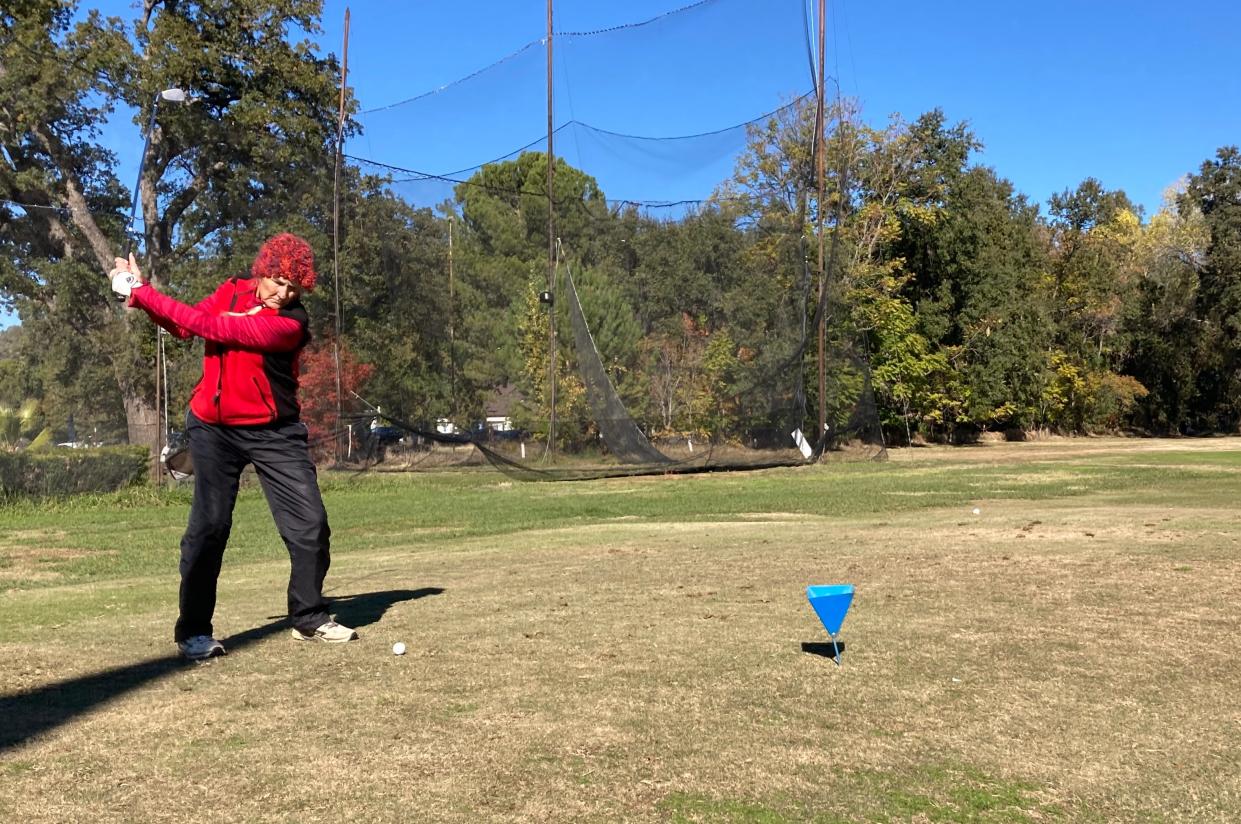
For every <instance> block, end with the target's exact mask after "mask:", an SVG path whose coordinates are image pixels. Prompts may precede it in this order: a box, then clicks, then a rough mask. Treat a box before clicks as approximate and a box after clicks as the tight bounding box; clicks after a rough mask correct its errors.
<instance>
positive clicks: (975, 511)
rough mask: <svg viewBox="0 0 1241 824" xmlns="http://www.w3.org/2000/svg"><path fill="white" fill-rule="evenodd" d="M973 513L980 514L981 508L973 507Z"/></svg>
mask: <svg viewBox="0 0 1241 824" xmlns="http://www.w3.org/2000/svg"><path fill="white" fill-rule="evenodd" d="M974 514H975V515H981V514H982V510H981V509H979V508H978V507H974Z"/></svg>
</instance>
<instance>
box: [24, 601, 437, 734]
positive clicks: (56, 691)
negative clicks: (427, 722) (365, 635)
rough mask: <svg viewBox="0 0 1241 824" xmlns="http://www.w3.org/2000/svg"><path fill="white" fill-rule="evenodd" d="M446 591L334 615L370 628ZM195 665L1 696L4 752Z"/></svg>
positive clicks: (234, 644)
mask: <svg viewBox="0 0 1241 824" xmlns="http://www.w3.org/2000/svg"><path fill="white" fill-rule="evenodd" d="M443 591H444V590H443V589H442V588H441V587H422V588H420V589H392V590H386V591H383V592H366V593H360V594H358V595H346V596H341V597H337V598H331V599H329V600H330V601H331V602H332V610H333V612H335V613H336V617H337V619H338V620H339V621H340V622H341V623H342V624H345V625H346V626H351V627H365V626H369V625H371V624H374V623H375V622H377V621H378V620H379V619H380V618H381V617H382V616H383V614H384V613H385V612H387V610H388V608H389V607H391V606H392V605H393V604H398V603H400V602H402V601H413V600H416V599H418V598H425V597H427V596H429V595H439V594H440V593H442V592H443ZM288 626H289V624H288V620H287V619H285V618H280V619H279V620H275V621H272V622H270V623H267V624H264V625H262V626H260V627H254V628H253V629H248V630H246V631H244V632H239V633H237V634H235V635H231V636H229V637H228V638H223V639H221V643H223V644H224V648H225V649H227V650H228V651H229V652H230V653H233V652H236V651H238V650H241V649H244V648H245V647H247V646H249V645H250V644H253V643H254V642H255V641H260V640H262V639H264V638H266V637H268V636H269V635H274V634H275V633H277V632H281V631H283V630H285V629H287V628H288ZM192 666H197V664H196V663H195V662H192V661H187V660H185V659H184V658H182V657H181V656H179V655H165V656H161V657H159V658H148V659H147V660H145V661H138V662H136V663H133V664H127V665H125V666H120V667H113V668H112V669H107V670H103V671H102V672H97V673H94V674H92V675H82V676H79V677H77V678H70V679H68V680H66V681H57V682H55V683H51V684H45V685H44V686H41V687H35V688H34V689H30V690H26V691H23V692H18V693H14V694H12V695H0V753H2V752H4V751H5V750H8V749H12V748H13V747H16V746H18V745H20V744H24V743H26V742H27V741H29V740H30V739H32V738H35V737H36V736H39V735H42V734H43V733H46V732H50V731H51V730H54V729H56V728H57V727H59V726H61V725H62V724H65V723H68V722H69V721H72V720H73V719H74V718H76V717H77V716H79V715H84V714H85V713H88V712H90V711H92V710H94V709H96V708H98V707H101V706H103V705H105V704H107V703H108V702H109V701H112V700H113V699H114V698H118V697H120V696H122V695H124V694H125V693H127V692H129V691H131V690H135V689H138V688H139V687H141V686H143V685H145V684H149V683H152V682H154V681H158V680H159V679H161V678H163V677H165V676H167V675H169V674H171V673H173V672H177V671H179V670H182V669H184V668H185V667H192Z"/></svg>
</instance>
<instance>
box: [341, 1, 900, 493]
mask: <svg viewBox="0 0 1241 824" xmlns="http://www.w3.org/2000/svg"><path fill="white" fill-rule="evenodd" d="M805 14H806V8H805V4H804V2H802V0H763V2H755V1H754V0H706V2H699V3H693V4H691V5H689V6H687V7H685V8H683V9H679V10H676V11H674V12H670V13H667V14H663V15H660V16H658V17H657V18H654V19H652V20H649V21H640V22H638V23H635V24H632V25H623V26H617V27H614V28H611V29H607V30H603V31H597V32H579V33H563V34H561V33H557V35H556V37H555V44H556V52H555V54H556V55H557V63H556V65H557V71H556V74H555V77H556V94H557V100H558V101H559V102H558V103H557V108H556V111H557V114H558V117H557V120H558V122H559V127H558V128H557V130H556V131H555V133H554V147H555V157H556V162H555V166H554V168H553V170H552V171H553V176H552V180H553V182H552V190H551V194H550V196H549V193H548V153H547V151H546V150H547V139H546V136H545V135H544V136H542V137H540V136H539V135H540V132H541V131H545V129H546V100H545V99H544V98H543V97H542V95H543V94H545V86H544V85H543V84H542V83H541V82H540V78H542V77H544V76H545V75H544V72H545V66H546V63H545V60H546V54H545V52H544V50H543V48H542V44H541V43H535V44H529V45H528V46H526V47H524V48H522V49H520V50H518V51H517V52H515V53H514V54H512V55H509V56H507V57H505V58H503V59H501V60H499V61H497V62H495V63H492V64H490V65H488V66H487V67H485V68H483V69H480V70H479V71H478V72H475V73H474V74H472V75H470V76H469V77H466V78H463V79H462V80H461V81H458V82H456V83H451V84H448V85H446V86H444V87H441V88H439V89H435V90H433V91H431V92H426V93H420V94H412V95H411V96H410V97H409V98H408V99H406V100H403V101H397V102H395V103H393V104H390V105H385V106H382V107H378V108H375V109H372V110H369V111H366V112H365V113H364V114H363V116H362V118H361V122H362V125H363V126H364V128H365V134H364V136H363V137H362V138H361V139H360V140H358V141H356V142H355V143H354V144H352V145H351V150H352V151H351V153H350V155H349V159H350V174H349V175H348V176H347V180H346V185H347V187H348V193H347V196H346V197H345V199H344V202H345V214H344V217H343V229H342V231H343V234H344V235H345V241H344V243H343V245H342V252H341V273H342V274H341V277H342V295H343V297H345V298H346V300H345V302H344V304H343V305H342V310H341V328H342V338H343V342H344V343H345V344H347V345H348V346H350V347H352V350H353V352H355V353H356V354H357V355H358V357H359V358H360V359H361V360H363V361H365V362H366V363H368V364H370V365H371V367H373V372H370V371H368V370H361V369H360V370H359V372H358V374H359V375H360V376H362V377H365V378H366V380H361V381H359V382H358V387H357V388H358V391H356V392H350V393H349V395H348V396H347V397H346V398H345V399H344V401H343V406H344V409H345V412H346V418H347V420H346V421H345V424H346V426H345V427H344V429H343V430H336V432H337V434H338V437H335V438H333V437H331V435H330V433H329V435H328V436H327V437H326V439H325V443H328V444H330V446H331V448H332V449H334V451H335V456H336V458H337V460H339V461H341V462H342V463H344V464H347V465H353V466H357V467H360V468H367V467H380V468H384V469H431V468H443V467H446V466H483V465H489V466H494V467H496V468H498V469H500V470H501V471H504V472H506V473H508V474H511V475H513V476H514V477H519V478H523V479H574V478H591V477H602V476H607V475H634V474H650V473H674V472H697V471H709V470H716V469H736V468H753V467H767V466H789V465H797V464H803V463H807V462H810V461H815V460H819V459H823V458H833V459H835V458H840V459H845V458H848V459H860V458H875V457H881V456H882V455H883V445H882V435H881V431H880V428H879V423H878V416H877V412H876V407H875V402H874V396H873V390H872V381H871V374H870V370H869V365H868V364H869V360H868V357H867V352H866V342H865V338H866V330H865V329H864V328H861V327H859V326H858V325H857V323H856V322H855V321H854V320H853V319H852V316H851V312H850V308H849V305H848V304H849V290H848V286H847V283H845V278H844V277H843V276H842V266H841V265H840V264H838V263H835V262H833V263H829V264H828V265H827V269H828V271H827V272H826V273H825V276H823V277H821V276H820V274H819V273H818V271H817V268H816V266H817V259H816V258H815V255H814V254H813V251H812V248H811V247H812V245H813V244H812V243H811V242H810V241H811V240H812V239H813V236H814V232H815V226H816V223H815V221H814V220H813V218H814V216H815V210H816V209H817V208H818V207H817V204H815V203H814V202H813V198H812V190H813V180H814V178H813V173H812V170H813V155H812V151H811V147H812V145H813V143H814V141H813V140H811V135H812V134H813V123H812V121H808V120H807V117H808V116H809V117H811V118H812V117H813V109H814V101H813V92H812V91H810V90H811V89H812V88H813V77H812V74H811V72H810V71H809V61H808V54H809V52H810V48H809V43H808V38H807V31H808V28H807V25H806V16H805ZM758 40H762V41H763V42H764V43H766V44H767V45H768V48H764V49H762V50H757V49H754V48H753V47H752V46H753V43H754V42H756V41H758ZM773 43H774V44H783V45H782V46H779V47H777V48H774V49H773V48H771V47H770V46H771V45H772V44H773ZM760 54H761V57H760V56H759V55H760ZM773 55H776V57H773ZM638 56H640V58H639V57H638ZM654 83H660V84H665V85H667V84H678V85H680V86H681V87H682V88H683V89H684V93H683V94H681V95H660V96H659V98H658V99H659V100H672V101H673V102H672V103H671V104H669V105H668V110H667V111H666V112H661V113H657V116H655V117H652V112H650V111H649V107H650V106H651V105H652V100H653V97H652V96H651V95H650V94H648V93H645V92H646V90H648V89H649V87H650V85H651V84H654ZM707 96H713V97H715V98H719V99H723V100H726V101H728V103H729V105H730V106H731V107H732V110H731V111H730V110H729V106H719V105H713V106H711V107H710V112H711V114H710V117H708V116H707V115H706V114H704V111H703V110H702V109H701V107H696V106H695V105H694V103H695V101H699V100H704V99H706V98H707ZM470 112H477V113H478V115H479V117H478V119H476V120H474V122H469V121H470V120H471V118H470V117H468V116H463V115H462V113H470ZM498 118H503V119H506V120H509V121H512V122H519V123H523V124H525V123H528V124H529V130H530V134H531V136H532V138H531V140H530V142H529V143H528V144H527V145H523V146H519V147H504V146H499V145H496V143H495V136H494V134H493V133H492V132H493V131H494V130H489V129H488V128H487V126H486V124H487V123H488V122H493V121H494V120H495V119H498ZM712 118H713V119H714V121H712V120H711V119H712ZM721 120H722V121H723V122H720V121H721ZM652 122H657V123H659V125H660V126H661V127H662V128H661V130H660V131H659V132H658V133H654V134H639V133H637V132H635V130H634V129H633V128H632V127H631V126H630V125H629V124H631V123H642V124H650V123H652ZM507 131H509V132H510V133H511V131H512V130H511V128H510V129H508V130H507ZM432 146H434V148H433V149H432V148H431V147H432ZM363 147H364V148H365V151H366V154H367V156H366V157H362V156H361V155H360V151H361V150H362V148H363ZM772 147H775V148H772ZM432 156H433V157H434V158H435V159H436V161H437V163H438V164H439V165H436V166H434V167H433V168H432V167H428V162H429V161H428V158H430V157H432ZM822 222H824V223H826V225H827V228H826V229H825V231H832V226H833V223H832V221H822ZM549 225H550V226H551V227H552V233H553V236H554V244H552V245H554V249H555V254H554V256H552V257H553V259H552V262H549V234H548V227H549ZM820 295H822V297H820ZM406 306H408V308H404V307H406ZM820 316H823V317H824V318H825V319H826V335H825V349H824V352H825V357H823V358H821V357H820V353H819V347H818V343H817V323H818V318H819V317H820ZM821 359H822V360H823V361H824V363H825V372H826V379H825V382H824V392H823V397H822V398H820V397H819V389H818V386H819V383H818V377H817V375H818V370H819V366H818V364H819V361H820V360H821ZM368 369H370V367H368ZM363 372H366V373H367V374H366V375H362V373H363ZM820 408H822V410H823V414H824V415H825V421H824V426H822V427H820V425H819V416H820V414H821V413H820Z"/></svg>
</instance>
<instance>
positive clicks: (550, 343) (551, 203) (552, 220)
mask: <svg viewBox="0 0 1241 824" xmlns="http://www.w3.org/2000/svg"><path fill="white" fill-rule="evenodd" d="M554 112H555V110H554V108H553V107H552V0H547V294H548V301H547V363H548V366H547V374H548V384H549V387H550V389H549V392H548V395H549V398H550V406H551V416H550V418H549V420H548V424H547V451H548V453H549V454H550V453H552V452H554V451H555V449H556V211H555V208H556V202H555V198H554V197H553V196H552V183H553V180H554V176H553V174H554V169H555V166H556V153H555V152H554V151H553V149H552V131H553V127H554Z"/></svg>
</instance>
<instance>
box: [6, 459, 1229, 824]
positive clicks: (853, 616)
mask: <svg viewBox="0 0 1241 824" xmlns="http://www.w3.org/2000/svg"><path fill="white" fill-rule="evenodd" d="M323 485H324V489H325V500H326V503H327V506H328V510H329V515H330V518H331V521H332V527H333V567H332V571H331V573H330V574H329V577H328V588H329V589H330V590H331V593H330V595H331V597H335V598H339V599H340V600H339V601H338V602H337V612H338V614H339V617H340V620H341V621H342V623H346V624H352V625H356V626H358V629H359V632H360V634H361V636H362V639H361V641H359V642H356V643H350V644H347V645H339V646H329V645H310V644H296V643H294V642H293V641H291V640H290V638H289V637H288V631H287V629H286V628H285V627H284V625H283V624H282V623H281V621H280V619H279V617H278V616H279V615H280V613H281V612H282V609H283V603H284V587H285V584H286V582H287V564H288V562H287V560H286V559H285V557H284V550H283V548H282V547H281V546H280V544H279V539H278V537H277V536H276V534H275V530H274V528H273V527H272V525H271V519H270V516H269V515H268V514H267V512H266V506H265V503H264V501H263V499H262V495H261V493H260V492H259V491H258V490H257V488H253V487H251V488H247V489H245V490H244V491H243V494H242V498H241V500H240V502H239V505H238V512H237V515H236V519H235V521H236V527H235V530H234V538H233V541H232V543H231V544H230V549H229V552H228V553H227V554H226V556H225V567H224V573H223V576H222V580H221V588H220V604H219V607H218V609H217V615H216V627H217V637H220V638H221V639H222V640H224V641H225V644H226V645H227V646H229V650H230V654H229V655H228V656H227V657H225V658H222V659H216V660H214V661H211V662H209V663H205V664H183V663H180V662H178V661H176V660H175V659H174V658H172V656H173V654H174V652H175V647H174V646H173V644H172V641H171V625H172V621H173V619H174V618H175V611H176V585H177V580H176V552H177V550H176V546H177V541H178V539H179V536H180V532H181V529H182V528H183V526H184V520H185V515H186V511H187V508H188V496H187V494H186V493H185V491H184V490H175V491H172V492H168V493H164V494H159V495H157V494H156V493H153V492H148V491H135V492H130V493H125V494H122V495H118V496H111V497H104V498H99V499H95V500H77V501H70V502H62V503H57V504H43V505H37V506H36V505H23V506H17V507H10V508H8V509H3V510H0V655H2V656H3V658H2V663H0V820H4V821H32V822H44V821H46V822H52V821H57V822H61V821H99V822H113V821H116V822H121V821H169V822H173V821H176V822H183V821H199V820H201V821H207V820H210V821H221V822H251V821H253V822H271V821H277V822H283V821H288V822H317V821H323V822H328V821H333V822H335V821H359V822H361V821H367V822H370V821H375V822H406V821H462V822H466V821H480V820H484V821H514V822H515V821H566V822H568V821H600V822H603V821H618V820H619V821H685V822H690V821H728V822H803V821H813V822H897V821H914V822H957V821H962V822H1046V821H1063V822H1079V821H1096V822H1161V821H1167V822H1182V821H1194V822H1230V821H1236V820H1241V756H1239V754H1238V753H1239V748H1238V745H1237V741H1238V740H1241V698H1239V697H1238V694H1239V691H1238V688H1237V685H1238V684H1239V683H1241V663H1239V662H1241V641H1239V640H1238V635H1237V630H1238V628H1239V627H1241V622H1239V621H1238V618H1237V605H1238V603H1241V575H1239V573H1241V544H1239V543H1238V541H1241V512H1238V509H1237V506H1236V503H1237V499H1238V494H1239V493H1241V440H1238V439H1212V440H1192V441H1191V440H1184V441H1152V440H1117V439H1080V440H1079V439H1074V440H1048V441H1037V442H1033V443H1027V444H992V445H985V446H976V447H964V448H955V449H948V448H927V449H913V450H898V451H894V452H893V460H892V461H890V462H888V463H886V464H863V465H828V466H816V467H810V468H802V469H790V470H769V471H764V472H757V473H736V474H719V475H700V476H690V477H680V478H677V477H668V478H640V479H623V480H607V481H594V482H581V483H557V484H521V483H513V482H510V481H508V480H507V479H505V478H504V477H503V476H501V475H499V474H495V473H491V472H488V471H471V472H461V473H456V474H451V473H444V474H435V475H431V474H426V475H390V476H375V475H366V476H331V477H325V478H324V483H323ZM975 507H977V508H978V509H979V514H978V515H975V514H973V511H972V510H973V509H974V508H975ZM828 583H851V584H854V585H855V587H856V591H857V594H856V597H855V600H854V603H853V607H852V609H851V610H850V612H849V615H848V617H847V618H846V619H845V622H844V626H843V629H842V632H841V635H840V639H841V640H842V641H843V642H844V645H845V652H844V655H843V666H841V667H837V666H836V665H835V664H834V663H833V662H832V660H831V659H830V658H827V657H823V656H822V655H816V654H811V653H808V652H804V651H803V649H802V644H803V643H810V644H814V643H818V642H823V641H826V640H827V636H826V633H825V632H824V631H823V628H822V626H821V625H820V624H819V623H818V621H817V620H816V619H815V616H814V613H813V611H812V610H811V609H810V607H809V605H808V604H807V603H806V600H805V587H806V586H807V585H808V584H828ZM396 641H402V642H404V643H405V644H406V645H407V646H408V648H409V651H408V652H407V654H405V655H404V656H399V657H398V656H394V655H392V654H391V647H392V644H393V643H394V642H396Z"/></svg>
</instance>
